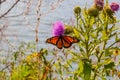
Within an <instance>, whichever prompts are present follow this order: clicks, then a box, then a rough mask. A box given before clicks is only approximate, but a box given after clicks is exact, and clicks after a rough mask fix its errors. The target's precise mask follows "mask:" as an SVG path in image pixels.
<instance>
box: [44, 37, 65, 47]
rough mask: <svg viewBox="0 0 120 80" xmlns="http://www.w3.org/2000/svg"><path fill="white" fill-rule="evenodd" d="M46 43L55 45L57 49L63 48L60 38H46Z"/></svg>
mask: <svg viewBox="0 0 120 80" xmlns="http://www.w3.org/2000/svg"><path fill="white" fill-rule="evenodd" d="M46 42H47V43H50V44H53V45H56V46H57V47H58V48H59V49H62V46H63V42H62V38H61V37H60V36H55V37H51V38H48V39H47V40H46Z"/></svg>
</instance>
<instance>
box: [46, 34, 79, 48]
mask: <svg viewBox="0 0 120 80" xmlns="http://www.w3.org/2000/svg"><path fill="white" fill-rule="evenodd" d="M46 42H47V43H50V44H53V45H56V46H57V48H59V49H62V47H64V48H68V47H70V46H71V45H72V44H73V43H77V42H79V40H78V39H76V38H74V37H71V36H54V37H51V38H48V39H47V40H46Z"/></svg>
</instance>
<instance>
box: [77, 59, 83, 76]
mask: <svg viewBox="0 0 120 80" xmlns="http://www.w3.org/2000/svg"><path fill="white" fill-rule="evenodd" d="M83 69H84V66H83V62H82V61H80V62H79V64H78V75H80V74H81V73H82V72H83Z"/></svg>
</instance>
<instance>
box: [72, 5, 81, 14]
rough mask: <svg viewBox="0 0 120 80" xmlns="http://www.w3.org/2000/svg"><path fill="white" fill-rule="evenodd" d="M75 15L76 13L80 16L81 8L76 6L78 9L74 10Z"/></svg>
mask: <svg viewBox="0 0 120 80" xmlns="http://www.w3.org/2000/svg"><path fill="white" fill-rule="evenodd" d="M74 13H75V15H79V14H80V13H81V8H80V6H76V7H75V8H74Z"/></svg>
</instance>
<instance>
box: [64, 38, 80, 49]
mask: <svg viewBox="0 0 120 80" xmlns="http://www.w3.org/2000/svg"><path fill="white" fill-rule="evenodd" d="M62 42H63V46H64V47H65V48H68V47H70V46H71V45H72V44H73V43H77V42H79V40H78V39H76V38H74V37H71V36H63V38H62Z"/></svg>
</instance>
